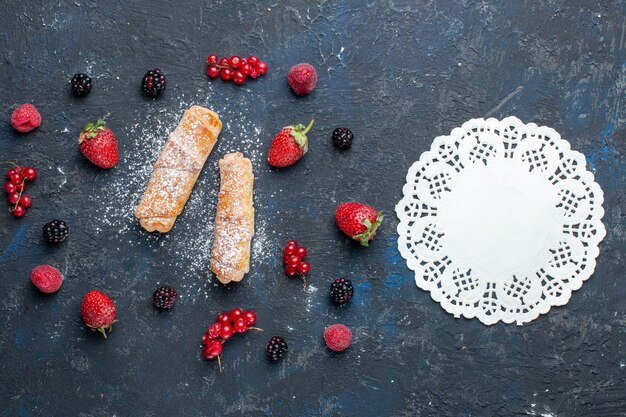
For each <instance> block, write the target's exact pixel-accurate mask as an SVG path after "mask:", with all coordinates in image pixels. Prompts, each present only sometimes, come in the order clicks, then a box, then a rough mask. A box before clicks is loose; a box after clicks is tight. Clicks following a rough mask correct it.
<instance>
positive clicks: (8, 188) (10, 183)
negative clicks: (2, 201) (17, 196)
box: [4, 181, 16, 194]
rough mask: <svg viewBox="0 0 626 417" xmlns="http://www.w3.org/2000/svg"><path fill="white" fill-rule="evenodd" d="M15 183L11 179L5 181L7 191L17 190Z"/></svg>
mask: <svg viewBox="0 0 626 417" xmlns="http://www.w3.org/2000/svg"><path fill="white" fill-rule="evenodd" d="M15 188H16V187H15V184H13V183H12V182H11V181H7V182H5V183H4V191H6V192H7V193H9V194H11V193H14V192H15Z"/></svg>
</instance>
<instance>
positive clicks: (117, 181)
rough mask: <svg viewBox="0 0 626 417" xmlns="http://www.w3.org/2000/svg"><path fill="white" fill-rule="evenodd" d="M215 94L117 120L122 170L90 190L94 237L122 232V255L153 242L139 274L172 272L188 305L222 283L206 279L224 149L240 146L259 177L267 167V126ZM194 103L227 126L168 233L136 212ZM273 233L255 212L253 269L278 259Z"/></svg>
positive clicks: (138, 111)
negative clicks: (146, 224)
mask: <svg viewBox="0 0 626 417" xmlns="http://www.w3.org/2000/svg"><path fill="white" fill-rule="evenodd" d="M211 93H212V91H211V87H209V88H208V91H206V90H198V94H197V97H202V98H196V99H195V100H194V99H191V100H190V99H188V98H185V96H184V95H182V96H180V97H179V98H177V99H176V100H174V102H175V103H176V104H174V105H170V106H168V108H158V106H154V108H150V109H146V108H143V107H142V108H138V109H136V110H135V111H134V112H133V114H132V115H131V117H129V119H130V120H137V122H136V123H134V124H131V125H129V126H125V127H121V126H116V133H117V137H118V140H120V142H121V141H122V140H123V141H124V142H123V143H120V148H121V153H120V161H119V164H118V166H117V167H116V168H114V169H113V170H111V171H109V172H108V173H107V174H108V176H107V177H106V182H105V183H104V184H100V185H99V186H98V187H97V189H96V190H95V191H94V193H93V194H92V196H91V202H92V205H91V206H92V207H93V211H92V214H93V217H92V220H91V221H90V222H88V223H89V226H88V227H91V228H92V230H90V231H91V232H92V233H93V234H94V235H95V236H106V237H108V238H111V237H116V236H117V238H116V239H117V241H116V244H118V245H120V246H121V247H122V249H121V253H124V249H125V248H131V247H148V248H151V249H152V250H153V255H152V256H151V257H150V259H149V262H148V263H147V266H146V269H145V271H135V273H139V274H141V275H145V276H151V277H158V280H159V281H163V282H165V281H168V279H169V278H168V277H172V278H171V279H172V280H171V281H170V282H171V283H172V284H176V285H177V288H178V290H179V293H180V294H181V301H182V302H189V303H195V302H196V301H197V300H198V299H199V298H202V297H204V298H206V297H207V296H208V292H209V291H210V290H211V289H212V288H214V287H215V286H218V285H220V284H216V282H217V281H216V280H214V279H213V278H211V279H210V280H209V279H208V278H209V274H210V267H209V262H210V257H211V246H212V242H213V222H214V218H215V209H216V204H217V193H218V191H219V171H218V169H217V161H218V160H219V159H221V158H222V157H223V156H224V154H226V153H230V152H235V151H239V152H242V153H243V154H244V156H245V157H247V158H249V159H250V160H251V162H252V167H253V168H252V169H253V172H254V173H255V176H256V175H258V172H259V171H260V170H262V169H268V168H267V167H266V166H265V164H263V161H264V154H265V149H264V146H263V143H264V141H263V136H262V135H263V131H262V129H261V128H259V127H257V126H256V124H255V123H254V122H251V121H249V120H248V116H247V115H248V114H249V109H248V108H247V104H246V103H249V102H250V101H249V100H245V101H237V102H235V101H233V100H229V99H228V98H224V99H223V100H222V101H223V102H224V103H223V105H222V106H218V105H216V104H217V103H211V100H207V98H206V97H209V98H210V96H211V95H212V94H211ZM204 103H210V104H204ZM193 104H199V105H206V106H207V107H209V108H211V109H212V110H214V111H216V112H217V113H218V114H219V117H220V119H221V120H222V123H223V126H222V132H221V134H220V136H219V139H218V143H217V144H216V146H215V148H214V149H213V151H212V153H211V154H210V155H209V157H208V159H207V161H206V163H205V165H204V168H203V170H202V173H201V174H200V177H199V179H198V181H197V182H196V184H195V186H194V189H193V192H192V193H191V197H190V198H189V200H188V201H187V204H186V205H185V208H184V210H183V212H182V214H181V215H180V216H178V219H177V220H176V223H175V224H174V227H173V228H172V230H171V231H170V232H169V233H167V234H159V233H147V232H146V231H145V230H143V229H141V227H140V226H139V223H138V221H137V219H136V218H135V217H134V210H135V208H136V207H137V204H138V202H139V200H140V198H141V196H142V194H143V193H144V191H145V190H146V186H147V184H148V180H149V178H150V175H151V173H152V169H153V166H154V164H155V162H156V160H157V159H158V157H159V155H160V153H161V151H162V149H163V146H164V145H165V143H166V142H167V139H168V135H169V134H170V133H171V132H172V131H173V130H174V129H175V128H176V126H177V125H178V122H179V121H180V119H181V117H182V115H183V113H184V111H185V110H186V109H188V108H189V107H191V106H192V105H193ZM118 132H119V133H118ZM98 181H100V179H98ZM263 200H265V199H260V198H258V195H256V193H255V198H254V205H255V210H256V212H257V213H258V212H259V211H260V210H259V209H260V207H259V203H260V202H262V201H263ZM274 233H275V232H274V231H273V230H272V229H271V228H270V227H269V226H268V224H267V222H266V220H265V219H263V218H261V216H258V214H257V215H256V216H255V235H254V237H253V240H252V255H251V271H253V270H254V268H255V265H262V264H264V263H266V262H269V261H272V259H273V255H272V253H271V252H270V251H267V250H266V248H267V247H268V246H269V241H270V239H271V235H272V234H274ZM133 252H135V251H133ZM157 271H158V272H157ZM207 282H208V284H207ZM156 283H158V282H156ZM185 300H186V301H185Z"/></svg>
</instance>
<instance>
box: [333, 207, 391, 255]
mask: <svg viewBox="0 0 626 417" xmlns="http://www.w3.org/2000/svg"><path fill="white" fill-rule="evenodd" d="M383 217H384V216H383V214H382V213H381V212H379V211H376V209H375V208H374V207H372V206H368V205H367V204H361V203H354V202H349V203H341V204H339V206H337V210H336V211H335V223H337V226H338V227H339V229H341V231H342V232H344V233H345V234H346V235H348V236H350V238H351V239H353V240H356V241H358V242H359V243H360V244H361V245H362V246H369V241H370V240H372V239H374V236H375V235H376V231H377V230H378V227H379V226H380V225H381V223H382V221H383Z"/></svg>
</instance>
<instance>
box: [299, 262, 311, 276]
mask: <svg viewBox="0 0 626 417" xmlns="http://www.w3.org/2000/svg"><path fill="white" fill-rule="evenodd" d="M310 270H311V264H309V263H308V262H300V264H299V265H298V272H299V273H301V274H304V275H306V274H308V273H309V271H310Z"/></svg>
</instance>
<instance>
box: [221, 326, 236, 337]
mask: <svg viewBox="0 0 626 417" xmlns="http://www.w3.org/2000/svg"><path fill="white" fill-rule="evenodd" d="M233 332H234V329H233V326H231V325H230V323H229V324H223V325H222V330H220V337H221V338H222V339H224V340H228V339H230V338H231V337H233Z"/></svg>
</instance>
